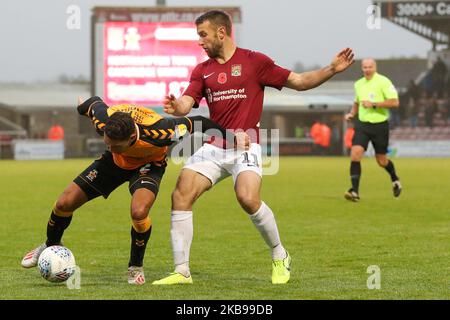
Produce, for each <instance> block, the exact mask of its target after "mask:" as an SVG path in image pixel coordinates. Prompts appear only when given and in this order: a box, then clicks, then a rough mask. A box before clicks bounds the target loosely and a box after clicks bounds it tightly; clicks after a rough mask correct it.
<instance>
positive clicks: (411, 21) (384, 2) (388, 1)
mask: <svg viewBox="0 0 450 320" xmlns="http://www.w3.org/2000/svg"><path fill="white" fill-rule="evenodd" d="M373 3H374V4H376V5H378V6H379V7H380V8H381V17H383V18H386V19H388V20H389V21H391V22H393V23H395V24H397V25H399V26H401V27H403V28H405V29H408V30H409V31H412V32H414V33H416V34H418V35H420V36H421V37H424V38H426V39H428V40H430V41H432V42H433V44H434V45H436V44H444V45H447V47H448V46H449V45H450V1H449V0H446V1H434V0H422V1H408V0H395V1H393V0H375V1H373Z"/></svg>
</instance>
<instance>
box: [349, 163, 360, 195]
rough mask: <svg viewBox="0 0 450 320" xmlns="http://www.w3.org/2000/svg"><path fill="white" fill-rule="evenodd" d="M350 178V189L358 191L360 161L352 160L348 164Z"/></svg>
mask: <svg viewBox="0 0 450 320" xmlns="http://www.w3.org/2000/svg"><path fill="white" fill-rule="evenodd" d="M350 178H351V180H352V189H353V190H354V191H355V192H357V193H358V192H359V179H360V178H361V162H359V161H352V162H351V164H350Z"/></svg>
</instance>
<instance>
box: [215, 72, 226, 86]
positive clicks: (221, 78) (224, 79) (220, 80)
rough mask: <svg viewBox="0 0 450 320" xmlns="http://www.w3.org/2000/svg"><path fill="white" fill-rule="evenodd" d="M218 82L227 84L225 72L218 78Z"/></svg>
mask: <svg viewBox="0 0 450 320" xmlns="http://www.w3.org/2000/svg"><path fill="white" fill-rule="evenodd" d="M217 82H218V83H220V84H224V83H226V82H227V74H226V73H225V72H221V73H219V76H218V77H217Z"/></svg>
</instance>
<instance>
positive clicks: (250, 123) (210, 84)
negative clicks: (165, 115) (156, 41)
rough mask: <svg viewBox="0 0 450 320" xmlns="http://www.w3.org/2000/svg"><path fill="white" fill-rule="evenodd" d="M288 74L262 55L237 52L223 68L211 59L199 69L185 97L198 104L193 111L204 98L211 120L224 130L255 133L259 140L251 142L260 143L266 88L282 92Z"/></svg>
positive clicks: (244, 51)
mask: <svg viewBox="0 0 450 320" xmlns="http://www.w3.org/2000/svg"><path fill="white" fill-rule="evenodd" d="M289 73H290V70H287V69H285V68H282V67H280V66H278V65H276V64H275V63H274V61H273V60H272V59H270V58H269V57H267V56H266V55H264V54H262V53H259V52H255V51H251V50H247V49H241V48H236V51H235V52H234V54H233V56H232V57H231V59H230V60H228V61H227V62H226V63H224V64H220V63H218V62H217V61H216V60H215V59H208V60H206V61H205V62H202V63H200V64H199V65H197V67H195V69H194V70H193V71H192V74H191V79H190V83H189V86H188V87H187V89H186V91H185V92H184V94H183V95H187V96H190V97H192V98H193V99H194V100H195V102H196V105H195V106H194V107H197V106H198V104H199V103H200V101H201V99H202V98H203V97H204V98H205V99H206V102H207V104H208V107H209V114H210V118H211V120H213V121H214V122H216V123H218V124H220V125H221V126H222V127H224V128H225V129H234V130H236V129H242V130H248V129H254V130H255V131H254V132H255V133H256V134H257V137H253V136H252V135H251V137H250V138H251V140H252V142H255V141H257V142H259V135H258V128H259V121H260V119H261V113H262V109H263V99H264V87H265V86H270V87H274V88H277V89H278V90H281V88H282V87H283V86H284V85H285V84H286V81H287V78H288V76H289Z"/></svg>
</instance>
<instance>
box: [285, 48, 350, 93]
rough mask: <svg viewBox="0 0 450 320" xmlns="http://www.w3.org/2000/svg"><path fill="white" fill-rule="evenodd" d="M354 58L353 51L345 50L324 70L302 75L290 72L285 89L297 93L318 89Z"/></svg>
mask: <svg viewBox="0 0 450 320" xmlns="http://www.w3.org/2000/svg"><path fill="white" fill-rule="evenodd" d="M354 56H355V55H354V53H353V50H352V49H350V48H346V49H344V50H342V51H341V52H339V53H338V54H337V55H336V56H335V57H334V58H333V61H331V64H330V65H329V66H326V67H325V68H322V69H319V70H314V71H308V72H303V73H295V72H291V73H290V74H289V77H288V79H287V82H286V85H285V87H288V88H291V89H294V90H298V91H303V90H309V89H312V88H315V87H318V86H320V85H321V84H322V83H324V82H326V81H327V80H329V79H330V78H331V77H333V76H334V75H335V74H336V73H339V72H342V71H344V70H346V69H347V68H348V67H350V66H351V65H352V64H353V63H354V62H355V59H354Z"/></svg>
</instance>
